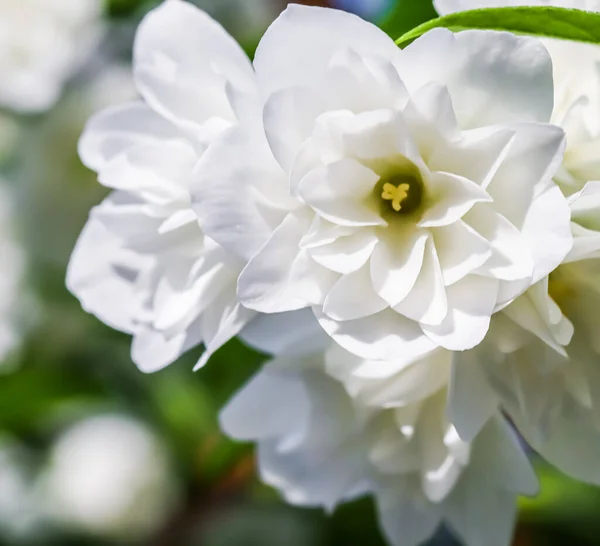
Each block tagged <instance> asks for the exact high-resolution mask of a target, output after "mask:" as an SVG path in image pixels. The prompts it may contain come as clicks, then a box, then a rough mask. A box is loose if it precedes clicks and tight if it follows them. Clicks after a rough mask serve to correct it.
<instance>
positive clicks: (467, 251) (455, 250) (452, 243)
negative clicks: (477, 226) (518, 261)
mask: <svg viewBox="0 0 600 546" xmlns="http://www.w3.org/2000/svg"><path fill="white" fill-rule="evenodd" d="M433 240H434V242H435V250H436V252H437V257H438V259H439V261H440V267H441V268H442V277H443V279H444V284H445V285H446V286H449V285H451V284H454V283H455V282H457V281H460V280H461V279H463V278H464V277H465V276H467V275H468V274H469V273H472V272H473V271H475V270H476V269H477V268H479V267H481V266H482V265H483V264H485V263H486V262H487V261H488V259H489V258H490V257H491V256H492V248H491V245H490V243H488V241H487V240H486V239H485V237H482V236H481V235H479V234H478V233H477V232H476V231H475V230H474V229H473V228H472V227H471V226H469V225H468V224H467V223H465V222H462V221H459V222H456V223H454V224H452V225H451V226H446V227H443V228H439V229H435V230H433Z"/></svg>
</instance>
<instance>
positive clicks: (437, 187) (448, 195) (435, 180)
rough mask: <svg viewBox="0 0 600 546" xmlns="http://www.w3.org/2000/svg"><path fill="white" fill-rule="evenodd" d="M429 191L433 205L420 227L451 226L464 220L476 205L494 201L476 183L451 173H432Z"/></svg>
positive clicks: (425, 213) (429, 207)
mask: <svg viewBox="0 0 600 546" xmlns="http://www.w3.org/2000/svg"><path fill="white" fill-rule="evenodd" d="M427 189H428V198H429V199H431V200H432V203H431V204H430V205H429V206H428V208H427V210H425V212H424V214H423V216H422V217H421V219H420V220H419V223H418V225H419V227H436V226H447V225H450V224H452V223H454V222H456V221H457V220H459V219H460V218H462V217H463V216H464V215H465V214H466V213H467V212H468V211H469V210H471V208H473V205H475V203H481V202H485V201H488V202H489V201H491V200H492V198H491V197H490V196H489V195H488V194H487V192H486V191H485V190H483V189H482V188H481V187H480V186H478V185H477V184H475V183H474V182H471V181H470V180H467V179H466V178H462V177H460V176H457V175H455V174H450V173H440V172H437V173H432V174H431V177H430V179H429V183H428V188H427Z"/></svg>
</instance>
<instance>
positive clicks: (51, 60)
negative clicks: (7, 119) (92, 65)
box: [0, 0, 104, 113]
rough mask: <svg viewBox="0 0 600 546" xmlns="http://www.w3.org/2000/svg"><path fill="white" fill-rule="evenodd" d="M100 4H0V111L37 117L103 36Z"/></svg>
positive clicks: (11, 0) (42, 0)
mask: <svg viewBox="0 0 600 546" xmlns="http://www.w3.org/2000/svg"><path fill="white" fill-rule="evenodd" d="M103 4H104V3H103V2H102V0H0V72H1V73H2V80H1V81H0V106H2V107H5V108H9V109H13V110H16V111H18V112H25V113H29V112H39V111H42V110H46V109H47V108H49V107H50V106H52V105H53V104H54V103H55V102H56V100H57V99H58V97H59V96H60V92H61V90H62V87H63V85H64V84H65V82H66V80H67V79H68V78H69V77H70V76H71V75H72V74H73V72H74V70H76V69H77V67H78V66H79V65H80V64H81V63H82V62H83V61H84V60H85V59H86V57H87V56H88V55H89V53H90V52H91V50H92V49H93V47H94V46H95V45H96V44H97V42H98V40H99V38H100V36H101V33H102V21H101V16H102V9H103Z"/></svg>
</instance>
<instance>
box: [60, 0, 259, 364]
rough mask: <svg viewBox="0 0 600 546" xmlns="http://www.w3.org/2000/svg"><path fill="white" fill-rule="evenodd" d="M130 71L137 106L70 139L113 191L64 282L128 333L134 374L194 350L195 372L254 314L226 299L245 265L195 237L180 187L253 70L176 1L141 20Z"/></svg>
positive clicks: (220, 34) (238, 111)
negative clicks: (201, 347)
mask: <svg viewBox="0 0 600 546" xmlns="http://www.w3.org/2000/svg"><path fill="white" fill-rule="evenodd" d="M134 72H135V81H136V85H137V88H138V90H139V92H140V94H141V95H142V97H143V99H144V102H135V103H131V104H127V105H125V106H119V107H115V108H112V109H108V110H106V111H104V112H102V113H100V114H99V115H97V116H95V117H94V118H93V119H92V120H91V121H90V122H89V124H88V126H87V128H86V130H85V132H84V135H83V137H82V139H81V142H80V155H81V157H82V160H83V161H84V163H85V164H86V165H87V166H88V167H90V168H92V169H93V170H95V171H97V172H98V174H99V180H100V182H101V183H102V184H104V185H105V186H108V187H110V188H112V189H114V191H113V193H112V194H111V195H110V196H109V197H108V198H107V199H106V200H105V201H104V202H103V203H102V204H101V205H100V206H98V207H97V208H96V209H95V210H93V211H92V213H91V216H90V220H89V222H88V224H87V225H86V227H85V228H84V230H83V233H82V235H81V236H80V239H79V241H78V243H77V247H76V249H75V251H74V253H73V256H72V259H71V262H70V264H69V270H68V277H67V284H68V286H69V288H70V290H71V291H72V292H73V293H74V294H76V295H77V297H78V298H79V299H80V300H81V303H82V305H83V307H84V308H85V309H87V310H88V311H90V312H92V313H94V314H95V315H97V316H98V317H99V318H100V319H101V320H103V321H104V322H106V323H107V324H109V325H110V326H112V327H114V328H117V329H119V330H123V331H125V332H128V333H131V334H133V335H134V342H133V347H132V354H133V359H134V360H135V362H136V363H137V364H138V365H139V366H140V368H141V369H143V370H145V371H154V370H157V369H159V368H161V367H163V366H166V365H167V364H169V363H170V362H172V361H173V360H175V359H176V358H177V357H178V356H180V355H181V354H182V353H183V352H184V351H186V350H187V349H189V348H191V347H193V346H195V345H198V344H200V343H204V344H205V346H206V347H207V350H206V351H205V353H204V355H203V360H202V361H201V363H200V365H201V364H202V363H203V362H204V361H205V360H206V359H207V358H208V356H209V355H210V354H211V352H212V351H214V350H215V349H217V348H218V347H220V346H221V345H222V344H223V343H224V342H226V341H227V340H229V339H230V338H231V337H232V336H234V335H235V334H237V333H238V332H239V330H240V329H241V328H242V327H243V326H244V325H245V324H246V323H247V322H248V321H249V320H250V318H251V317H252V316H253V315H254V313H253V312H251V311H248V310H246V309H244V308H243V307H241V306H240V305H239V304H238V302H237V298H236V294H235V283H236V279H237V276H238V274H239V272H240V270H241V268H242V266H243V262H242V261H241V260H240V259H239V258H238V257H237V256H235V255H233V254H231V253H229V252H227V251H225V250H224V249H223V248H222V247H221V246H220V245H218V244H217V243H215V242H214V241H213V240H212V239H211V238H209V237H207V236H206V235H205V234H204V233H203V232H202V230H201V228H200V226H199V225H198V222H197V219H196V215H195V214H194V212H193V211H192V209H191V207H190V196H189V185H190V182H191V180H192V177H193V173H194V170H195V169H196V168H197V163H198V161H199V159H200V158H201V157H202V155H203V153H204V152H205V150H206V149H207V147H208V146H209V145H210V144H211V142H212V141H213V140H214V139H215V138H216V137H217V136H218V135H219V134H220V133H221V132H222V131H223V130H224V129H226V128H228V127H230V126H232V125H234V124H236V123H237V120H238V117H240V116H242V117H243V116H244V115H251V114H252V108H253V105H254V102H255V101H252V100H250V99H251V98H252V97H253V94H254V92H255V88H254V73H253V71H252V67H251V64H250V62H249V60H248V58H247V57H246V55H245V54H244V52H243V51H242V50H241V48H240V47H239V46H238V45H237V44H236V43H235V42H234V41H233V40H232V38H231V37H230V36H229V35H227V34H226V32H225V31H224V30H223V28H222V27H221V26H220V25H218V23H216V22H215V21H213V20H212V19H210V18H209V17H208V16H207V15H206V14H205V13H204V12H202V11H200V10H198V9H197V8H195V7H193V6H191V5H190V4H187V3H185V2H181V1H179V0H169V1H167V2H165V3H164V4H163V5H162V6H161V7H159V8H157V9H156V10H155V11H153V12H152V13H150V14H149V15H148V16H147V17H146V19H145V20H144V21H143V22H142V24H141V26H140V28H139V31H138V34H137V38H136V42H135V51H134ZM200 168H201V167H200Z"/></svg>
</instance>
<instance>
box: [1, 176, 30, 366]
mask: <svg viewBox="0 0 600 546" xmlns="http://www.w3.org/2000/svg"><path fill="white" fill-rule="evenodd" d="M17 231H18V230H17V229H16V226H15V211H14V199H13V195H12V193H11V191H10V190H9V188H8V183H7V182H6V181H4V180H2V179H1V178H0V234H1V235H0V260H1V263H2V271H1V272H0V367H2V365H3V361H5V359H6V358H7V357H8V356H9V355H10V354H11V353H12V352H13V351H15V350H17V349H18V347H19V345H20V343H21V339H22V337H23V333H24V330H25V328H26V326H27V325H26V324H25V322H24V319H25V315H26V313H25V312H24V311H23V310H27V313H29V312H31V311H32V310H33V308H32V306H33V302H32V301H31V296H30V294H28V291H27V290H26V288H25V286H24V277H25V262H26V259H25V252H24V250H23V248H22V246H21V244H20V242H19V240H18V237H17Z"/></svg>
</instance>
